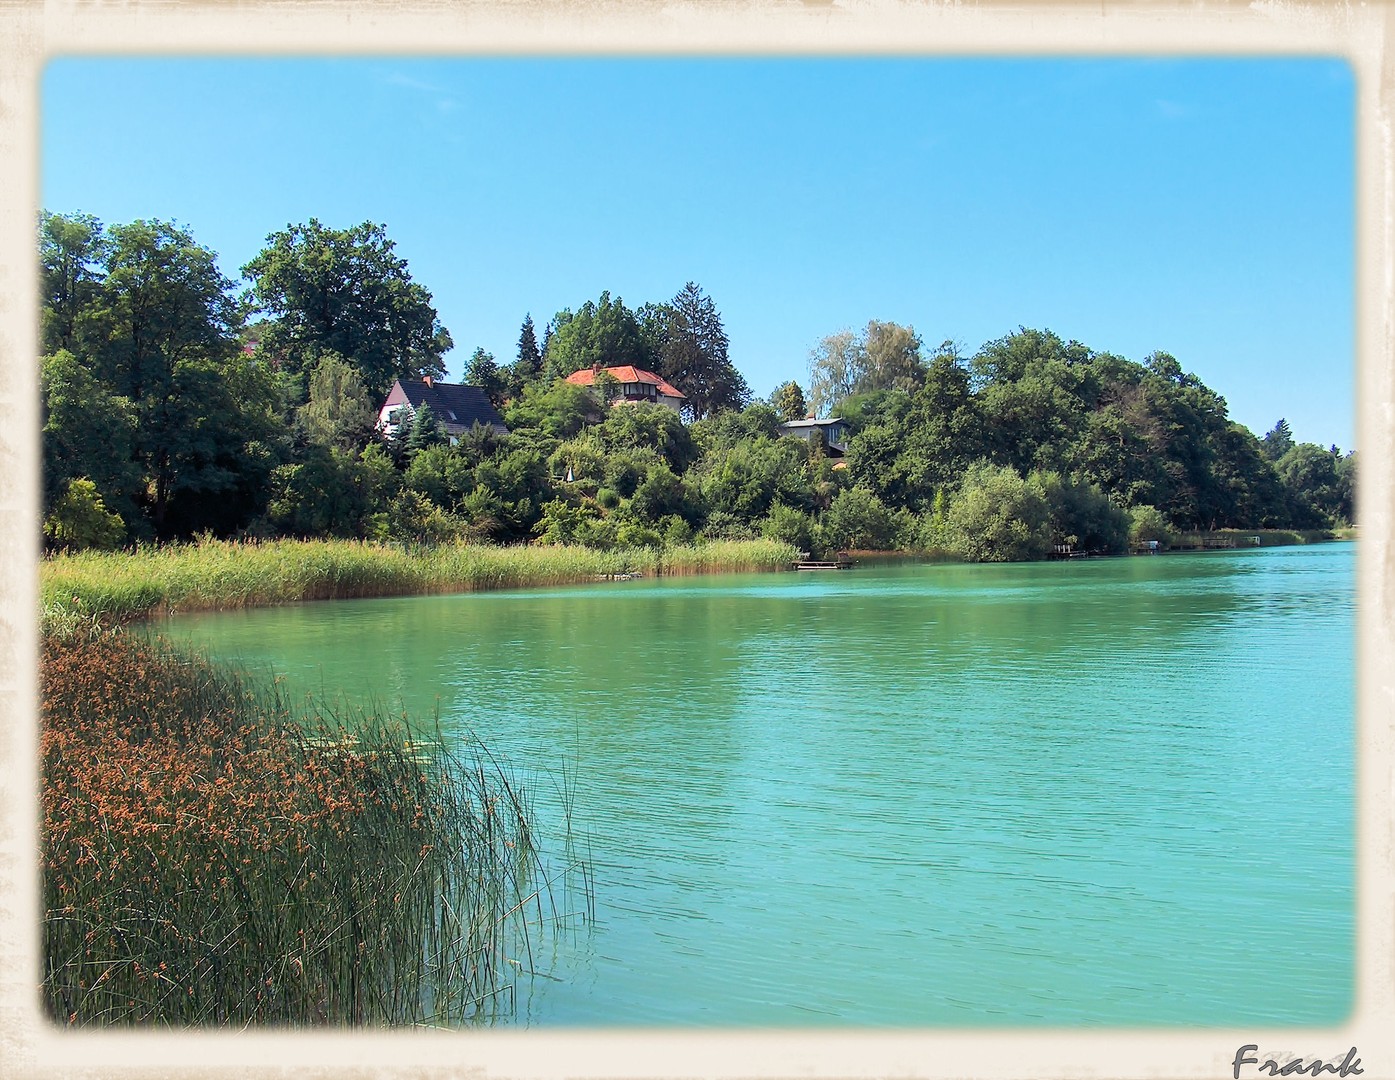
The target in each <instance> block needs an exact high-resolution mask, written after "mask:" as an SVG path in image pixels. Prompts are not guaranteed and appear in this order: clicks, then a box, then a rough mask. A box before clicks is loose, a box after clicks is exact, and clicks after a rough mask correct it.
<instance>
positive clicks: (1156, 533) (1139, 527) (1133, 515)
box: [1129, 505, 1175, 547]
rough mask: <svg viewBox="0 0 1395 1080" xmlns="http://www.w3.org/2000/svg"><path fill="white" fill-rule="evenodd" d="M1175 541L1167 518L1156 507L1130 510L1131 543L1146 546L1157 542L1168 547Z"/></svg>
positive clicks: (1140, 507) (1136, 507) (1137, 507)
mask: <svg viewBox="0 0 1395 1080" xmlns="http://www.w3.org/2000/svg"><path fill="white" fill-rule="evenodd" d="M1174 539H1175V537H1174V536H1173V535H1172V530H1171V529H1170V528H1168V525H1167V518H1166V516H1164V514H1163V512H1162V511H1161V510H1159V509H1158V508H1157V507H1156V506H1147V505H1144V506H1135V507H1133V508H1132V509H1131V510H1129V543H1131V544H1146V543H1148V542H1149V541H1150V540H1156V541H1157V542H1158V543H1159V544H1160V545H1161V546H1162V547H1167V546H1168V545H1169V544H1171V543H1172V542H1173V540H1174Z"/></svg>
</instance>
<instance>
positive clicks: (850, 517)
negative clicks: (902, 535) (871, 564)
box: [821, 487, 896, 551]
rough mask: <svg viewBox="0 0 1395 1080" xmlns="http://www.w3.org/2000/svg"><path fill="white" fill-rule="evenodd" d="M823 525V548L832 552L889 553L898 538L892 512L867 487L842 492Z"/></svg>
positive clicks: (827, 512) (830, 508)
mask: <svg viewBox="0 0 1395 1080" xmlns="http://www.w3.org/2000/svg"><path fill="white" fill-rule="evenodd" d="M821 525H822V532H823V543H824V546H825V547H826V548H827V549H828V550H830V551H853V550H857V551H886V550H889V549H890V548H891V547H892V545H893V543H894V541H895V539H896V524H895V521H894V520H893V518H892V516H891V513H890V512H889V511H888V509H887V508H886V506H885V505H884V504H883V503H882V501H881V499H879V498H877V496H876V494H875V493H873V492H871V491H869V490H867V489H866V488H860V487H859V488H850V489H848V490H846V491H840V492H839V493H838V495H837V497H836V498H835V499H834V500H833V503H832V505H830V506H829V508H828V510H827V511H825V513H824V515H823V520H822V522H821Z"/></svg>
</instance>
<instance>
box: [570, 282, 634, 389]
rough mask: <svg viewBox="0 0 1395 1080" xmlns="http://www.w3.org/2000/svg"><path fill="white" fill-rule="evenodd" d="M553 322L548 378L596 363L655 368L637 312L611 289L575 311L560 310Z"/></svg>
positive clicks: (594, 365)
mask: <svg viewBox="0 0 1395 1080" xmlns="http://www.w3.org/2000/svg"><path fill="white" fill-rule="evenodd" d="M550 325H551V329H552V333H551V336H550V337H549V339H548V344H547V351H546V353H545V354H544V356H543V374H544V375H545V376H546V377H548V378H549V379H565V378H566V377H567V376H568V375H570V374H572V373H573V372H576V371H580V370H581V369H582V368H589V367H597V366H599V367H615V366H617V365H625V364H632V365H634V366H635V367H639V368H644V369H647V370H652V369H653V367H654V357H653V355H652V353H651V352H650V350H649V349H648V348H647V346H646V343H645V340H644V336H643V334H642V333H641V332H640V327H639V322H638V320H637V319H636V318H635V314H634V312H632V311H631V310H630V309H629V308H627V307H626V306H625V303H624V301H623V300H621V299H620V298H619V297H616V298H615V299H613V300H612V299H611V297H610V293H609V292H603V293H601V295H600V298H599V300H597V301H594V302H593V301H590V300H588V301H587V302H586V303H585V304H583V305H582V306H581V309H580V310H579V311H577V312H576V313H575V314H573V313H572V312H571V311H570V310H566V309H564V310H562V311H559V312H558V313H557V314H556V315H555V316H554V317H553V320H552V323H551V324H550Z"/></svg>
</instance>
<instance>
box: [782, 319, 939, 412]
mask: <svg viewBox="0 0 1395 1080" xmlns="http://www.w3.org/2000/svg"><path fill="white" fill-rule="evenodd" d="M920 346H921V342H920V337H919V336H918V335H917V334H916V332H915V330H914V329H913V328H911V327H909V326H899V325H897V324H896V323H891V322H879V321H878V320H876V319H873V320H872V321H871V322H869V323H868V324H867V327H866V329H864V330H862V331H859V332H857V333H854V332H853V331H851V330H840V331H839V332H838V333H836V334H831V335H830V336H828V337H826V338H824V339H823V340H822V341H821V342H819V344H818V345H817V346H815V347H814V349H813V350H812V351H811V352H810V354H809V404H810V405H811V406H812V408H813V410H814V412H815V413H816V414H817V415H825V414H827V413H828V411H829V410H830V409H832V408H833V407H834V406H836V405H838V404H839V403H840V402H842V401H843V400H845V399H846V398H849V397H852V396H853V395H855V394H866V393H871V392H873V391H877V390H905V391H914V390H915V389H916V388H917V387H919V386H920V384H921V382H922V380H923V379H924V377H925V365H924V362H923V361H922V360H921V355H920Z"/></svg>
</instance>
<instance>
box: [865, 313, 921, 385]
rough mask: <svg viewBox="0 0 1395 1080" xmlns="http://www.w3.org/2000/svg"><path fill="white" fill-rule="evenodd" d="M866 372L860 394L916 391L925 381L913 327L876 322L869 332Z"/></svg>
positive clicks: (870, 323) (871, 324) (867, 336)
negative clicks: (880, 391) (871, 391)
mask: <svg viewBox="0 0 1395 1080" xmlns="http://www.w3.org/2000/svg"><path fill="white" fill-rule="evenodd" d="M866 342H867V344H866V364H867V367H866V370H865V371H864V372H863V375H862V378H861V379H860V380H859V381H858V385H857V390H858V391H859V392H863V393H865V392H867V391H869V390H906V391H912V392H913V391H915V390H916V389H917V388H919V386H920V385H921V383H922V382H924V381H925V363H924V361H923V360H922V359H921V356H920V346H921V342H920V336H919V335H918V334H917V333H916V332H915V328H914V327H910V326H900V325H898V324H897V323H893V322H879V321H877V320H876V319H873V320H872V321H871V322H869V323H868V324H867V331H866Z"/></svg>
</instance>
